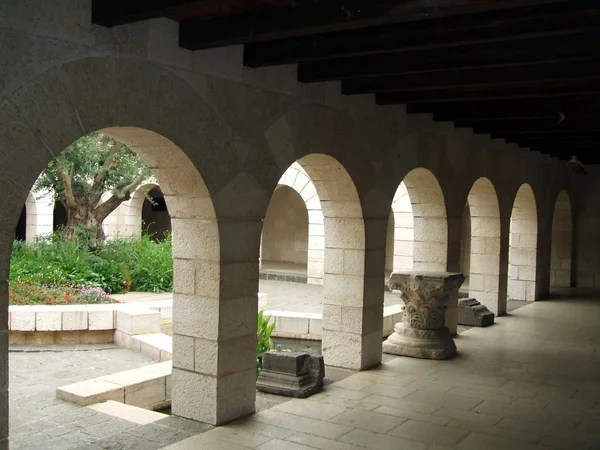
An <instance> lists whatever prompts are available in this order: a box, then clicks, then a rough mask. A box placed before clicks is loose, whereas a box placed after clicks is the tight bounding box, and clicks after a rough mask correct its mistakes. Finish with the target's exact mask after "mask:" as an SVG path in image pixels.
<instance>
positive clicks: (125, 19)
mask: <svg viewBox="0 0 600 450" xmlns="http://www.w3.org/2000/svg"><path fill="white" fill-rule="evenodd" d="M239 2H240V1H239V0H93V1H92V23H95V24H98V25H103V26H106V27H113V26H116V25H124V24H127V23H132V22H139V21H141V20H148V19H155V18H158V17H170V16H177V15H181V14H184V15H185V14H190V13H193V14H201V13H202V12H203V11H208V10H214V8H226V7H227V6H229V5H233V4H235V3H239Z"/></svg>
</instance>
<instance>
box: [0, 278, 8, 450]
mask: <svg viewBox="0 0 600 450" xmlns="http://www.w3.org/2000/svg"><path fill="white" fill-rule="evenodd" d="M0 450H8V282H7V281H5V280H0Z"/></svg>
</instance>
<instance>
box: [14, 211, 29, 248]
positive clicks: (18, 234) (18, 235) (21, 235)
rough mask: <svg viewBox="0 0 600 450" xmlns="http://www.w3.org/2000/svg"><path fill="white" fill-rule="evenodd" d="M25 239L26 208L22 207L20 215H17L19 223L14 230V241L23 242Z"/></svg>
mask: <svg viewBox="0 0 600 450" xmlns="http://www.w3.org/2000/svg"><path fill="white" fill-rule="evenodd" d="M26 239H27V206H26V205H23V209H21V214H20V215H19V221H18V222H17V227H16V228H15V240H16V241H24V240H26Z"/></svg>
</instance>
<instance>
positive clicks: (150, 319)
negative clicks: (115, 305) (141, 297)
mask: <svg viewBox="0 0 600 450" xmlns="http://www.w3.org/2000/svg"><path fill="white" fill-rule="evenodd" d="M116 318H117V321H116V322H117V323H116V329H117V330H118V331H122V332H123V333H126V334H129V335H132V336H134V335H136V334H148V333H159V332H160V312H157V311H153V310H151V309H147V308H131V309H124V310H120V311H117V312H116Z"/></svg>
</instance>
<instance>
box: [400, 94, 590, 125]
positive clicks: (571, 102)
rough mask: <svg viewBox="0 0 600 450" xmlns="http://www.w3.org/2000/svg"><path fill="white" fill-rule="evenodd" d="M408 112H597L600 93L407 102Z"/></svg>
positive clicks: (506, 115)
mask: <svg viewBox="0 0 600 450" xmlns="http://www.w3.org/2000/svg"><path fill="white" fill-rule="evenodd" d="M406 111H407V112H408V113H409V114H431V113H433V115H434V117H441V118H453V120H461V119H464V120H468V119H472V118H475V119H476V118H484V119H488V120H490V119H499V120H503V119H511V118H516V117H547V116H552V117H557V118H558V117H559V113H562V114H564V115H565V116H566V117H569V116H575V115H592V114H595V115H600V94H595V95H591V94H589V95H580V96H572V97H558V98H549V99H539V98H536V99H532V100H523V99H519V100H511V99H509V100H503V99H500V100H490V101H487V102H480V101H466V102H460V103H409V104H408V105H406Z"/></svg>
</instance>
